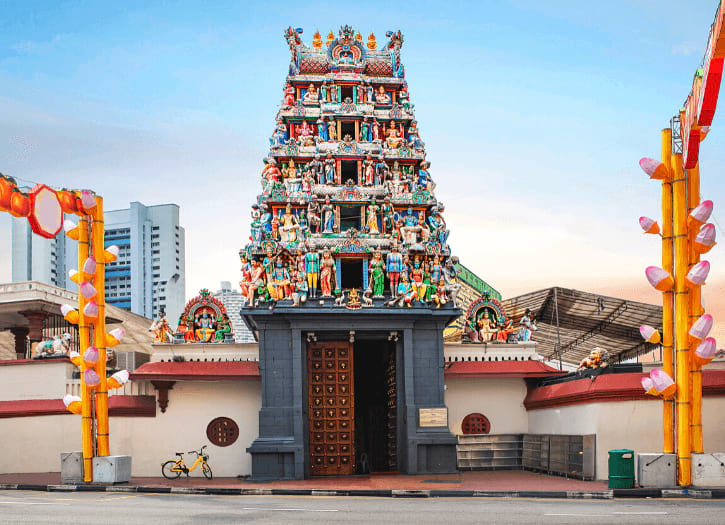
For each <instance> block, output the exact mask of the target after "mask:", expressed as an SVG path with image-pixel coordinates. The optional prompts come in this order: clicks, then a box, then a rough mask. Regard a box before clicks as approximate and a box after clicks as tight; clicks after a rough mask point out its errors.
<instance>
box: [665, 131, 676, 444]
mask: <svg viewBox="0 0 725 525" xmlns="http://www.w3.org/2000/svg"><path fill="white" fill-rule="evenodd" d="M671 156H672V130H671V129H670V128H667V129H663V130H662V163H663V164H664V165H665V166H666V167H670V163H671ZM667 171H668V173H669V176H667V177H665V178H664V179H662V268H663V269H664V270H665V271H667V272H668V273H669V274H670V275H674V273H675V272H674V268H673V256H672V169H671V168H670V169H668V170H667ZM672 295H673V294H672V290H669V291H665V292H663V293H662V369H663V370H664V371H665V373H667V375H669V376H670V377H674V374H673V361H674V359H673V351H672V350H673V345H672V335H673V327H674V323H673V319H674V314H673V310H672V307H673V304H672ZM673 408H674V400H672V399H665V400H664V401H663V405H662V426H663V440H662V443H663V451H664V453H665V454H673V453H674V452H675V434H674V410H673Z"/></svg>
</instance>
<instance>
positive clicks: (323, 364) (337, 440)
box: [307, 341, 355, 476]
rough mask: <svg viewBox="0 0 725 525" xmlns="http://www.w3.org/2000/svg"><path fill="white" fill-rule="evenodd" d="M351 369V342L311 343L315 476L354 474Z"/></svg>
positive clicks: (310, 397)
mask: <svg viewBox="0 0 725 525" xmlns="http://www.w3.org/2000/svg"><path fill="white" fill-rule="evenodd" d="M352 368H353V359H352V343H349V342H347V341H334V342H320V343H310V344H308V347H307V379H308V388H309V395H308V402H309V424H310V471H311V474H312V475H313V476H345V475H350V474H354V473H355V393H354V385H355V383H354V381H353V370H352Z"/></svg>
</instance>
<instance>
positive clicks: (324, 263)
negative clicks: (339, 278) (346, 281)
mask: <svg viewBox="0 0 725 525" xmlns="http://www.w3.org/2000/svg"><path fill="white" fill-rule="evenodd" d="M336 269H337V266H336V265H335V259H333V258H332V255H331V254H330V251H329V250H325V251H324V252H322V259H321V260H320V288H321V290H322V296H323V297H332V291H333V289H334V287H335V271H336Z"/></svg>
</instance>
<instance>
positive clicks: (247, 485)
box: [0, 470, 725, 499]
mask: <svg viewBox="0 0 725 525" xmlns="http://www.w3.org/2000/svg"><path fill="white" fill-rule="evenodd" d="M0 489H24V490H57V491H76V490H77V491H88V490H97V491H107V492H161V493H176V494H230V495H245V494H246V495H330V496H343V495H347V496H380V497H391V496H392V497H396V496H397V497H532V498H596V499H609V498H613V497H650V498H651V497H655V498H659V497H683V498H708V499H709V498H725V489H710V490H691V489H690V490H688V489H673V490H660V489H614V490H610V489H608V487H607V483H606V482H604V481H581V480H576V479H567V478H563V477H559V476H548V475H546V474H540V473H536V472H528V471H523V470H498V471H467V472H461V473H459V474H439V475H427V476H405V475H400V474H372V475H365V476H344V477H329V478H323V477H321V478H312V479H307V480H295V481H270V482H252V481H247V480H244V479H237V478H215V479H212V480H207V479H205V478H203V477H198V476H194V477H190V478H186V477H185V476H182V477H181V478H179V479H177V480H168V479H165V478H163V477H153V478H142V477H135V478H132V480H131V482H130V483H124V484H120V485H115V486H108V487H107V486H103V485H63V484H61V481H60V473H58V472H50V473H40V474H0Z"/></svg>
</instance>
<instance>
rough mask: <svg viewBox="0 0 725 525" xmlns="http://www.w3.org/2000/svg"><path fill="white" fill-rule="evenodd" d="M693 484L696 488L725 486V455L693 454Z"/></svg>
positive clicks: (719, 453)
mask: <svg viewBox="0 0 725 525" xmlns="http://www.w3.org/2000/svg"><path fill="white" fill-rule="evenodd" d="M691 461H692V484H693V485H694V486H696V487H722V486H723V485H725V454H723V453H721V452H714V453H712V454H692V460H691Z"/></svg>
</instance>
